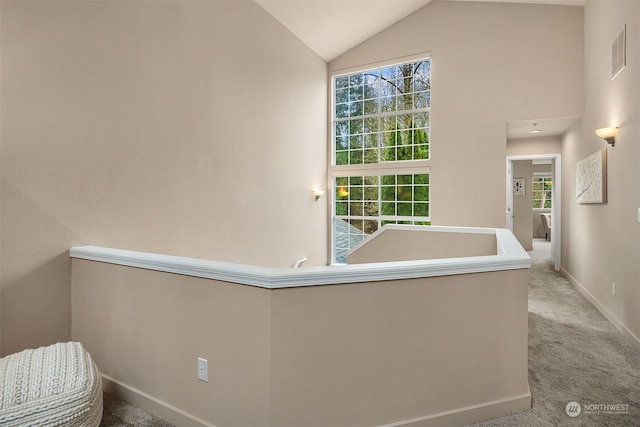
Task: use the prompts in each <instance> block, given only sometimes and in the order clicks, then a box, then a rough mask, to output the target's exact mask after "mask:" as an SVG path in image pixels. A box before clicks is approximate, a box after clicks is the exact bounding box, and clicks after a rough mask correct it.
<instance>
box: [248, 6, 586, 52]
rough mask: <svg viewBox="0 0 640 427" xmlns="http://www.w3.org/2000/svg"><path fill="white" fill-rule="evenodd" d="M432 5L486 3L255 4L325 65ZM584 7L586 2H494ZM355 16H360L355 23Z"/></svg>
mask: <svg viewBox="0 0 640 427" xmlns="http://www.w3.org/2000/svg"><path fill="white" fill-rule="evenodd" d="M432 1H476V2H481V1H484V0H256V2H257V3H258V4H259V5H260V6H262V7H263V8H264V9H265V10H266V11H267V12H269V13H270V14H271V15H272V16H273V17H274V18H276V19H277V20H278V21H280V23H282V25H284V26H285V27H287V28H288V29H289V31H291V32H292V33H293V34H295V35H296V36H297V37H298V38H299V39H300V40H302V41H303V42H304V43H305V44H306V45H307V46H309V48H311V49H312V50H313V51H314V52H316V53H317V54H318V55H319V56H320V57H322V58H323V59H324V60H325V61H331V60H333V59H335V58H337V57H338V56H340V55H341V54H343V53H344V52H346V51H348V50H349V49H351V48H353V47H354V46H356V45H358V44H360V43H362V42H363V41H365V40H366V39H368V38H370V37H371V36H373V35H375V34H377V33H379V32H380V31H382V30H384V29H385V28H387V27H389V26H391V25H393V24H394V23H396V22H398V21H399V20H401V19H402V18H404V17H406V16H408V15H410V14H412V13H413V12H415V11H416V10H418V9H420V8H421V7H424V6H426V5H427V4H429V3H431V2H432ZM492 1H493V2H502V3H541V4H553V5H571V6H584V4H585V3H586V2H587V0H492ZM353 16H358V18H359V19H358V20H357V21H354V20H353Z"/></svg>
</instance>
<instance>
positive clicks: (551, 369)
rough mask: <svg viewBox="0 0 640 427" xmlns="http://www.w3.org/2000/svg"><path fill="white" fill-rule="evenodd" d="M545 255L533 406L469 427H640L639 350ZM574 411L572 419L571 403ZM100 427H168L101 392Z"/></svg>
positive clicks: (533, 288)
mask: <svg viewBox="0 0 640 427" xmlns="http://www.w3.org/2000/svg"><path fill="white" fill-rule="evenodd" d="M549 251H550V247H549V242H546V241H544V240H542V239H539V240H535V241H534V250H533V251H532V252H529V254H530V255H531V257H532V259H533V263H532V267H531V271H530V281H529V385H530V387H531V395H532V398H533V407H532V408H531V410H529V411H525V412H521V413H519V414H514V415H509V416H506V417H502V418H497V419H493V420H489V421H484V422H480V423H476V424H472V426H473V427H502V426H504V427H529V426H530V427H546V426H549V427H551V426H554V427H555V426H590V427H591V426H593V427H627V426H639V427H640V352H638V351H637V350H636V349H635V348H634V347H633V346H632V345H631V344H630V343H629V342H628V341H627V340H626V339H625V337H624V336H622V335H621V334H620V333H619V332H618V331H617V330H616V329H615V328H614V327H613V326H612V325H611V323H609V322H608V321H607V320H606V319H605V318H604V317H603V316H602V314H600V312H599V311H598V310H596V308H595V307H593V305H591V303H590V302H589V301H588V300H587V299H586V298H584V297H583V296H582V294H581V293H580V292H578V291H577V290H576V289H575V288H574V287H573V286H572V285H571V284H570V283H569V282H568V281H567V280H566V279H564V278H563V277H562V276H561V275H560V274H559V273H556V272H555V271H554V270H553V265H552V262H551V259H550V258H549ZM570 402H576V403H577V404H579V405H580V406H579V408H580V413H579V414H578V415H577V416H576V417H571V416H569V415H567V412H566V408H567V404H569V403H570ZM603 405H615V406H612V407H607V406H603ZM626 405H628V406H626ZM573 408H574V412H572V415H575V414H576V413H577V411H575V409H576V405H573ZM100 425H101V427H131V426H136V427H171V426H172V425H171V424H169V423H167V422H165V421H163V420H160V419H158V418H155V417H153V416H152V415H150V414H149V413H147V412H145V411H143V410H141V409H139V408H136V407H134V406H132V405H131V404H129V403H127V402H125V401H123V400H121V399H119V398H117V397H116V396H114V395H110V394H108V393H105V400H104V416H103V418H102V423H101V424H100ZM443 427H446V426H443Z"/></svg>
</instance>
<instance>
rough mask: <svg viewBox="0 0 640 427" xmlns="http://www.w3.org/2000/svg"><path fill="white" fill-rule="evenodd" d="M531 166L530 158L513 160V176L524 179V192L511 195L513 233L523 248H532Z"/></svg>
mask: <svg viewBox="0 0 640 427" xmlns="http://www.w3.org/2000/svg"><path fill="white" fill-rule="evenodd" d="M532 176H533V166H532V164H531V160H516V161H514V162H513V178H514V179H516V178H521V179H524V194H523V195H522V196H516V195H515V194H514V195H513V234H514V235H515V236H516V238H517V239H518V241H519V242H520V244H521V245H522V247H523V248H525V250H528V251H530V250H532V249H533V243H532V240H531V239H532V238H533V227H531V218H532V216H533V206H532V205H531V177H532Z"/></svg>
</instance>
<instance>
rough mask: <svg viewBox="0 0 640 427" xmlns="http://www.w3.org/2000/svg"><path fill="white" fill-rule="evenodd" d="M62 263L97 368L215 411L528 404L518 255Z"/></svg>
mask: <svg viewBox="0 0 640 427" xmlns="http://www.w3.org/2000/svg"><path fill="white" fill-rule="evenodd" d="M72 264H73V268H72V308H73V327H72V336H73V339H74V340H79V341H82V342H83V343H84V345H85V346H86V348H87V349H88V351H89V352H90V353H91V354H92V356H93V357H94V358H95V360H96V363H97V365H98V367H99V368H100V369H101V370H102V372H103V373H105V374H106V375H108V376H110V377H112V378H114V379H115V380H117V381H119V382H120V383H123V384H125V385H127V386H128V387H130V388H134V389H137V390H138V391H139V392H143V393H146V394H148V395H150V396H152V397H153V398H155V399H159V400H160V401H162V402H165V403H166V404H169V405H173V406H174V407H176V408H178V409H179V410H181V411H184V412H185V413H187V414H189V415H191V416H193V417H197V418H200V419H202V420H204V421H207V422H209V423H212V424H214V425H220V426H223V425H224V426H232V425H236V426H248V425H251V426H267V425H273V426H338V425H343V426H354V425H382V424H386V423H391V422H399V421H405V420H408V419H412V418H416V417H425V416H429V415H434V414H438V413H441V412H444V411H452V416H454V415H456V416H457V417H458V418H456V421H455V422H453V421H443V418H439V419H436V420H435V421H433V420H432V424H427V423H424V424H419V425H461V424H466V423H470V422H473V421H474V420H478V416H480V417H487V418H491V417H495V416H499V415H504V414H506V413H508V412H509V411H515V412H517V411H521V410H524V409H526V408H527V405H529V404H530V396H529V387H528V382H527V277H528V270H527V269H520V270H509V271H502V272H489V273H476V274H461V275H455V276H446V277H432V278H423V279H405V280H392V281H385V282H370V283H353V284H346V285H327V286H311V287H301V288H286V289H275V290H268V289H261V288H257V287H251V286H245V285H237V284H232V283H224V282H218V281H215V280H207V279H200V278H194V277H189V276H181V275H177V274H170V273H160V272H154V271H149V270H143V269H139V268H132V267H123V266H117V265H112V264H105V263H99V262H93V261H85V260H78V259H74V260H73V262H72ZM400 332H401V333H400ZM198 356H200V357H204V358H205V359H207V360H208V361H209V382H208V383H204V382H200V381H198V380H197V379H196V374H197V370H196V358H197V357H198ZM502 400H504V401H503V402H501V403H500V402H499V401H502ZM497 402H498V403H497ZM496 403H497V404H496ZM475 405H478V407H477V408H475V409H473V408H472V410H471V411H470V412H469V413H457V412H456V411H457V410H458V409H460V408H466V409H469V407H472V406H475ZM483 405H487V406H486V407H484V408H483ZM505 405H506V406H505ZM507 407H508V409H507V410H505V408H507ZM479 413H482V414H484V415H479ZM447 420H449V419H447ZM460 420H464V422H460ZM185 424H186V423H184V422H182V423H178V425H185Z"/></svg>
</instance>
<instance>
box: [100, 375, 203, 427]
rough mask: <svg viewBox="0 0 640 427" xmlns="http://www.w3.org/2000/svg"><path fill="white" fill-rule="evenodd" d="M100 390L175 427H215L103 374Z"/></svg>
mask: <svg viewBox="0 0 640 427" xmlns="http://www.w3.org/2000/svg"><path fill="white" fill-rule="evenodd" d="M102 388H103V390H105V391H108V392H111V393H114V394H116V395H118V396H120V397H121V398H122V399H124V400H126V401H127V402H130V403H132V404H133V405H135V406H137V407H138V408H142V409H144V410H145V411H147V412H149V413H151V414H153V415H155V416H156V417H160V418H162V419H163V420H165V421H168V422H170V423H172V424H175V425H176V426H180V427H183V426H184V427H215V425H213V424H211V423H208V422H206V421H204V420H201V419H200V418H198V417H196V416H194V415H192V414H189V413H188V412H185V411H183V410H182V409H179V408H176V407H175V406H173V405H170V404H168V403H167V402H163V401H162V400H159V399H156V398H155V397H153V396H150V395H148V394H147V393H145V392H143V391H141V390H138V389H136V388H134V387H131V386H129V385H127V384H124V383H122V382H120V381H118V380H116V379H115V378H111V377H110V376H108V375H105V374H102Z"/></svg>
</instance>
